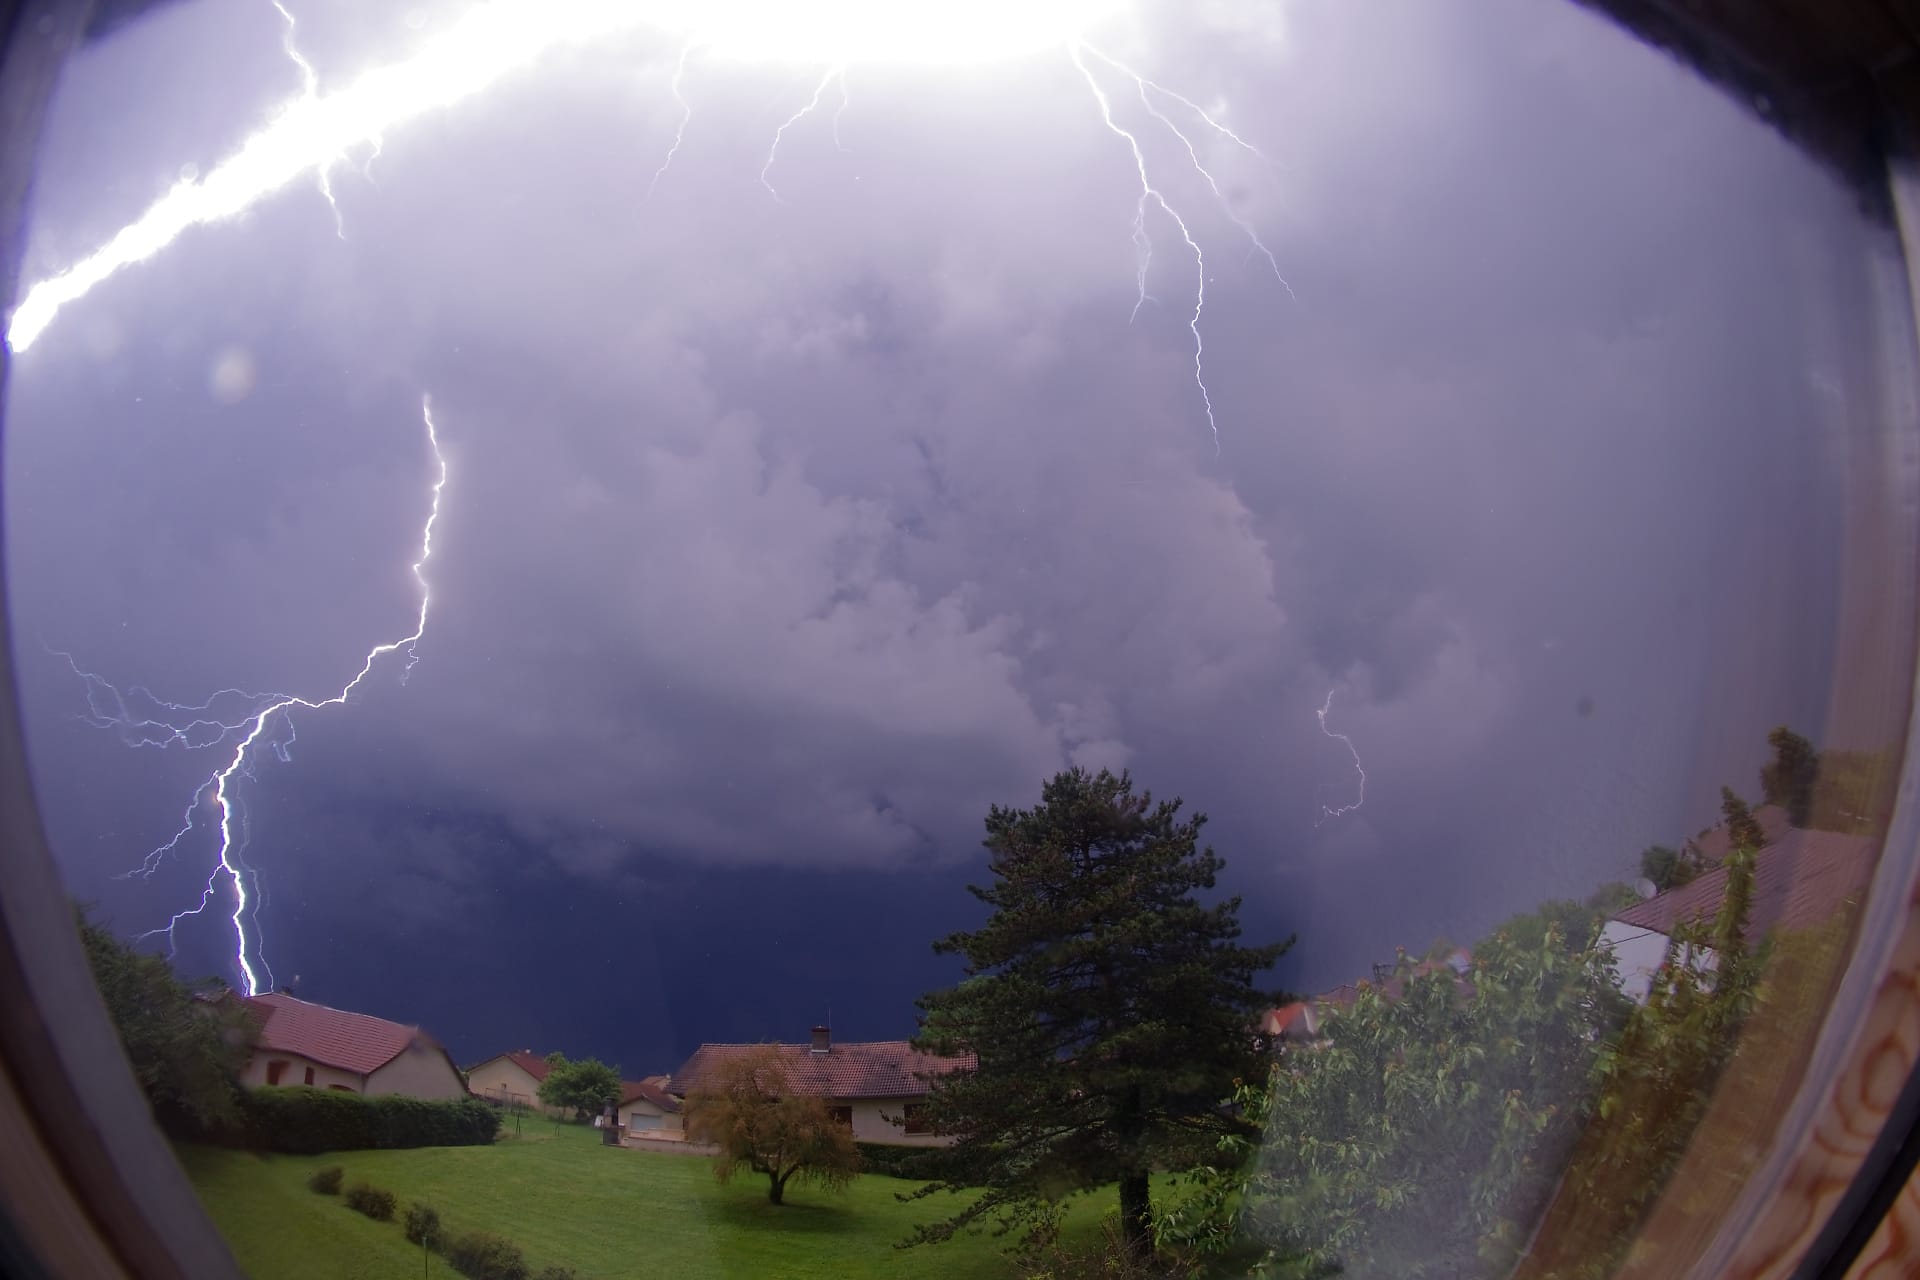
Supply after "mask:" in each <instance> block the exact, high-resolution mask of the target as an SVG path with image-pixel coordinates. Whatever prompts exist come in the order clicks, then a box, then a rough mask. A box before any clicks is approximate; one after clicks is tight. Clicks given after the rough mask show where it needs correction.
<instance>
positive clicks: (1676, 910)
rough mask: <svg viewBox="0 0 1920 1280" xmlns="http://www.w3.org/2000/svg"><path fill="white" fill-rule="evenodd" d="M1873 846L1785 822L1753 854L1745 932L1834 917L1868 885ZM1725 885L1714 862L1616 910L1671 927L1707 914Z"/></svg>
mask: <svg viewBox="0 0 1920 1280" xmlns="http://www.w3.org/2000/svg"><path fill="white" fill-rule="evenodd" d="M1874 853H1875V844H1874V842H1873V841H1872V840H1871V839H1869V838H1867V837H1866V836H1847V835H1840V834H1839V833H1837V832H1832V831H1801V830H1798V829H1795V828H1788V829H1787V831H1786V832H1785V833H1784V834H1783V835H1782V836H1781V837H1780V838H1779V839H1778V840H1776V841H1775V842H1774V843H1772V844H1769V845H1767V846H1766V847H1765V848H1763V849H1761V850H1760V853H1759V855H1758V856H1757V857H1756V858H1755V859H1754V864H1753V910H1752V914H1750V915H1749V916H1748V917H1747V920H1748V923H1747V930H1748V936H1749V937H1750V938H1752V939H1755V940H1757V939H1759V938H1761V937H1764V936H1765V935H1766V934H1767V933H1768V932H1769V931H1771V930H1773V929H1776V928H1784V929H1800V928H1805V927H1806V926H1808V925H1814V924H1819V923H1821V922H1823V921H1825V920H1830V919H1832V918H1833V916H1834V914H1835V913H1836V912H1838V911H1839V909H1840V906H1841V904H1842V903H1844V902H1846V901H1848V900H1849V899H1853V900H1858V898H1859V897H1860V895H1861V894H1862V893H1864V892H1865V890H1866V887H1867V880H1868V879H1869V877H1871V876H1872V874H1873V863H1874ZM1726 887H1727V869H1726V868H1725V867H1724V866H1721V867H1715V868H1713V869H1712V870H1711V871H1704V872H1702V873H1701V874H1700V876H1699V878H1698V879H1695V880H1691V881H1689V882H1687V883H1686V884H1683V885H1681V886H1680V887H1679V888H1677V889H1669V890H1667V891H1666V892H1665V893H1662V894H1657V895H1655V896H1654V897H1651V898H1648V899H1647V900H1646V901H1645V902H1636V903H1634V904H1633V905H1632V906H1630V907H1628V908H1627V909H1626V910H1625V911H1621V912H1618V913H1616V914H1615V915H1614V917H1613V918H1614V919H1615V920H1618V921H1620V922H1621V923H1622V924H1628V925H1634V926H1636V927H1638V928H1642V929H1649V930H1652V931H1654V932H1656V933H1665V934H1671V933H1672V932H1673V931H1674V929H1675V928H1676V927H1677V926H1678V925H1679V924H1680V923H1681V922H1682V921H1687V920H1710V919H1712V918H1713V914H1714V912H1715V911H1717V910H1718V909H1719V906H1720V899H1721V897H1722V896H1723V895H1724V894H1725V892H1726Z"/></svg>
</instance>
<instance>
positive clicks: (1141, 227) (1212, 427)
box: [1067, 40, 1220, 456]
mask: <svg viewBox="0 0 1920 1280" xmlns="http://www.w3.org/2000/svg"><path fill="white" fill-rule="evenodd" d="M1085 48H1087V45H1086V44H1085V42H1083V41H1079V40H1076V41H1074V42H1073V43H1072V44H1071V45H1069V46H1067V52H1068V55H1069V56H1070V57H1072V59H1073V65H1074V66H1076V67H1078V68H1079V69H1080V74H1081V75H1083V76H1085V77H1086V80H1087V87H1088V88H1089V89H1091V90H1093V98H1094V101H1095V102H1097V103H1098V104H1099V105H1100V118H1101V119H1102V120H1104V121H1105V122H1106V125H1107V128H1108V129H1110V130H1112V131H1113V132H1114V133H1115V134H1116V135H1118V136H1119V137H1120V138H1121V139H1122V140H1123V141H1124V142H1125V143H1126V144H1127V149H1128V150H1129V151H1130V152H1131V153H1132V154H1133V167H1134V172H1135V173H1137V174H1138V175H1139V178H1140V199H1139V200H1138V202H1137V203H1136V204H1135V205H1134V214H1133V240H1134V244H1135V245H1136V246H1143V247H1144V252H1143V253H1142V255H1141V256H1140V258H1139V271H1138V275H1137V283H1138V285H1139V290H1138V292H1137V294H1136V295H1135V297H1134V300H1133V313H1134V315H1136V316H1137V315H1139V314H1140V307H1141V304H1142V303H1144V302H1146V301H1147V268H1148V267H1149V266H1150V265H1151V264H1152V261H1153V242H1152V241H1151V240H1149V239H1148V238H1147V205H1148V203H1149V202H1152V203H1153V204H1156V205H1158V206H1159V207H1160V210H1161V212H1163V213H1165V214H1166V215H1167V216H1168V217H1169V218H1172V219H1173V225H1174V226H1176V227H1178V228H1180V238H1181V239H1182V240H1185V241H1186V242H1187V248H1189V249H1191V250H1192V251H1193V265H1194V277H1195V283H1194V289H1193V315H1192V316H1190V317H1188V319H1187V331H1188V332H1189V333H1191V334H1193V384H1194V385H1195V386H1196V387H1198V388H1199V389H1200V404H1201V406H1202V407H1203V408H1204V409H1205V410H1206V413H1207V430H1209V431H1211V432H1212V433H1213V452H1214V453H1215V455H1216V456H1217V455H1218V454H1219V452H1220V424H1219V423H1218V422H1216V421H1215V420H1214V416H1213V394H1212V393H1211V392H1210V391H1208V390H1207V375H1206V369H1205V367H1204V362H1205V359H1206V354H1207V344H1206V340H1205V339H1204V338H1202V337H1201V336H1200V316H1201V313H1202V312H1204V311H1205V310H1206V308H1207V259H1206V255H1205V254H1203V253H1202V252H1201V251H1200V242H1199V241H1198V240H1195V239H1194V238H1193V232H1192V231H1190V230H1188V229H1187V220H1186V219H1185V218H1183V217H1181V216H1180V212H1179V210H1177V209H1175V208H1174V207H1173V206H1172V205H1171V204H1169V203H1168V202H1167V198H1166V196H1165V195H1163V194H1161V191H1160V189H1159V188H1158V187H1156V186H1154V185H1153V180H1152V179H1151V178H1149V177H1148V176H1147V156H1146V153H1145V152H1144V151H1142V150H1141V149H1140V139H1139V138H1137V137H1135V136H1134V134H1133V133H1132V132H1130V131H1129V130H1127V129H1125V128H1123V127H1122V126H1121V125H1120V123H1119V122H1118V121H1117V120H1115V119H1114V118H1113V103H1112V102H1111V101H1110V100H1109V99H1108V97H1107V91H1106V90H1105V89H1102V88H1101V87H1100V81H1099V80H1098V79H1096V78H1095V77H1094V74H1093V71H1092V69H1091V68H1089V67H1088V66H1087V63H1086V60H1085V59H1084V58H1082V57H1081V56H1080V52H1081V50H1082V49H1085ZM1129 74H1130V73H1129ZM1136 78H1137V77H1136ZM1174 132H1175V133H1178V132H1179V130H1178V129H1176V130H1174Z"/></svg>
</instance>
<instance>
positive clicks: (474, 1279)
mask: <svg viewBox="0 0 1920 1280" xmlns="http://www.w3.org/2000/svg"><path fill="white" fill-rule="evenodd" d="M447 1261H448V1262H449V1263H450V1264H452V1266H453V1269H454V1270H455V1271H458V1272H459V1273H460V1274H461V1275H463V1276H466V1277H468V1280H529V1276H530V1274H531V1273H530V1272H528V1270H527V1260H526V1258H525V1256H524V1255H522V1254H521V1252H520V1246H519V1245H517V1244H515V1243H514V1242H513V1241H511V1240H507V1239H504V1238H502V1237H500V1236H496V1235H494V1234H493V1233H492V1232H491V1231H469V1232H467V1233H466V1234H465V1235H463V1236H460V1237H458V1238H456V1239H455V1240H454V1241H453V1243H452V1244H449V1245H448V1246H447Z"/></svg>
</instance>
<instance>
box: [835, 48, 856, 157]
mask: <svg viewBox="0 0 1920 1280" xmlns="http://www.w3.org/2000/svg"><path fill="white" fill-rule="evenodd" d="M850 105H852V99H850V98H849V97H848V96H847V69H846V68H845V67H842V68H840V105H839V106H838V107H835V108H834V111H833V147H834V150H836V151H845V150H846V148H845V147H843V146H841V145H840V117H841V116H843V115H845V114H847V108H848V107H849V106H850Z"/></svg>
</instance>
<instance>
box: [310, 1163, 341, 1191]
mask: <svg viewBox="0 0 1920 1280" xmlns="http://www.w3.org/2000/svg"><path fill="white" fill-rule="evenodd" d="M346 1176H347V1171H346V1170H345V1169H342V1168H341V1167H340V1166H339V1165H337V1164H330V1165H328V1166H327V1167H326V1168H324V1169H315V1170H314V1171H313V1172H312V1173H311V1174H310V1175H308V1177H307V1190H309V1191H317V1192H319V1193H320V1194H321V1195H323V1196H337V1195H339V1194H340V1179H342V1178H344V1177H346Z"/></svg>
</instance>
